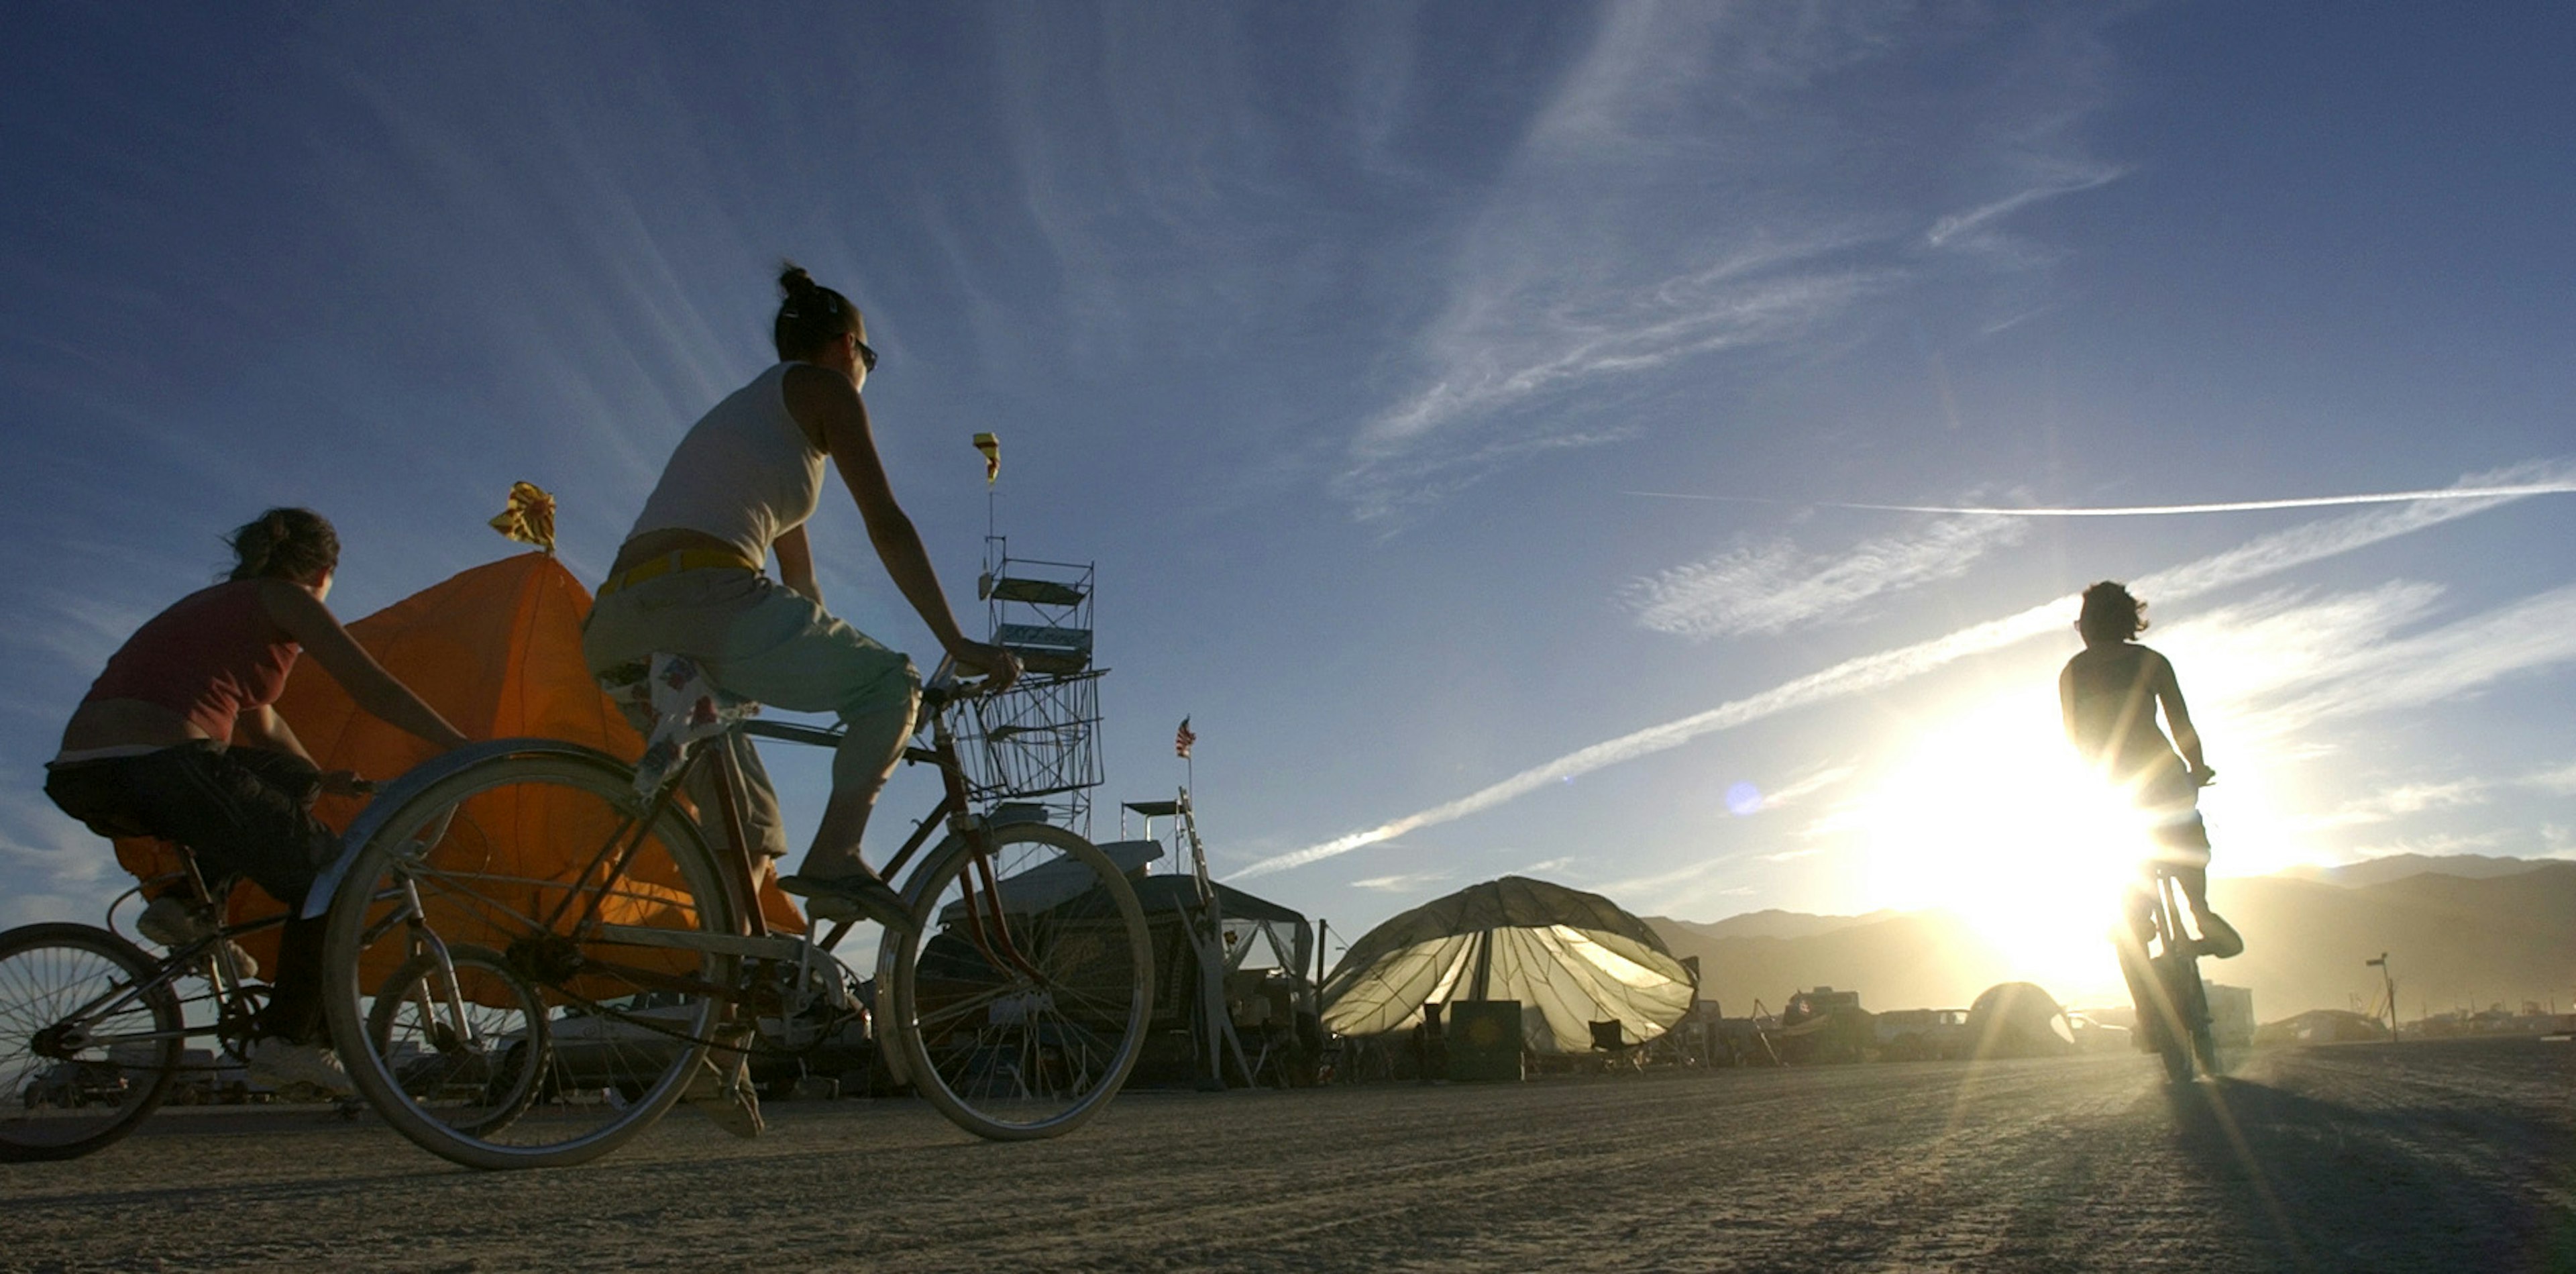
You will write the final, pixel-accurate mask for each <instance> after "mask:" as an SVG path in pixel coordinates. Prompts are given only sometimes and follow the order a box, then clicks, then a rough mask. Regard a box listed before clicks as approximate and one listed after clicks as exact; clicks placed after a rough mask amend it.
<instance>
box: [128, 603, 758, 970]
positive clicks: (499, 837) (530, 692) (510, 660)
mask: <svg viewBox="0 0 2576 1274" xmlns="http://www.w3.org/2000/svg"><path fill="white" fill-rule="evenodd" d="M589 611H590V592H589V590H587V589H585V588H583V587H582V586H581V581H579V580H577V579H575V578H573V575H572V572H570V571H568V570H565V569H564V568H563V565H562V564H561V563H559V562H557V561H556V560H555V559H554V558H553V557H552V556H550V555H548V554H545V553H542V552H538V553H523V554H519V555H516V556H513V557H506V558H503V559H501V560H499V561H497V562H491V563H487V564H485V565H482V566H478V567H475V568H473V569H471V570H468V571H465V572H463V573H462V574H459V575H456V576H453V577H450V578H449V579H446V580H444V581H442V582H440V583H438V584H434V585H432V586H430V587H429V588H426V589H423V590H421V591H420V592H418V593H414V594H413V595H411V596H410V597H407V598H404V599H403V600H402V601H399V602H396V603H394V604H393V605H391V606H388V607H386V608H385V609H383V610H380V611H378V612H376V613H375V614H373V615H369V616H367V617H366V618H364V619H361V620H358V621H356V622H355V623H352V624H350V625H349V634H350V636H352V637H354V638H355V639H356V640H357V642H358V644H359V645H360V646H363V647H365V648H366V650H367V653H369V654H371V655H373V656H375V658H376V662H378V663H380V664H382V665H384V667H385V670H386V671H388V672H390V673H392V674H393V675H394V676H395V677H397V678H399V679H401V681H402V682H403V684H405V685H407V686H410V687H411V688H412V691H413V692H414V693H416V694H418V695H419V696H420V697H421V699H422V700H424V701H425V702H427V703H428V704H429V706H431V707H433V708H436V709H437V710H438V714H439V715H440V716H442V717H445V718H447V721H448V723H449V724H451V725H453V726H455V727H456V728H457V729H458V730H461V731H463V732H464V733H465V734H466V735H467V736H469V737H472V738H476V739H499V738H526V737H537V738H549V739H564V740H569V741H571V742H574V743H581V744H586V745H588V746H590V747H594V748H598V749H599V750H601V751H603V752H606V753H608V754H610V755H612V756H615V757H617V758H618V759H619V760H622V761H628V762H632V761H633V760H635V759H636V758H637V757H639V756H641V755H642V754H643V751H644V741H643V739H642V737H641V736H639V735H638V734H637V733H636V732H635V729H634V727H633V726H631V725H629V724H627V722H626V720H625V718H624V717H622V716H621V715H619V713H618V710H617V707H616V705H615V704H614V703H612V702H610V700H609V698H608V696H607V695H605V694H602V693H601V692H600V689H599V686H598V685H597V683H595V682H594V681H593V680H592V679H591V676H590V670H589V668H588V666H587V665H586V664H584V663H583V661H582V655H581V623H582V618H583V617H584V616H585V615H587V614H588V613H589ZM277 712H278V715H279V716H281V717H284V718H285V719H286V721H287V723H288V724H289V725H290V726H291V727H292V728H293V729H294V730H295V733H296V737H297V738H298V739H300V740H302V742H303V744H304V747H305V750H306V751H308V752H310V753H311V754H312V755H313V759H314V761H315V762H317V763H318V764H320V765H321V766H322V768H323V769H326V770H335V769H346V770H355V771H357V772H358V773H359V774H361V775H364V776H366V777H368V778H372V779H379V780H381V779H390V778H393V777H395V776H397V775H399V774H401V773H402V772H403V771H405V770H408V769H410V768H411V767H413V766H415V765H418V764H419V763H421V762H422V761H425V760H428V759H429V758H430V757H431V756H433V755H435V754H436V752H437V749H436V748H435V747H433V746H432V745H430V744H429V743H426V742H424V741H422V740H420V739H416V738H413V737H412V736H411V735H409V734H406V733H404V732H403V731H402V730H400V729H398V728H396V727H394V726H392V725H389V724H387V723H385V722H383V721H380V720H378V719H376V718H375V717H373V716H371V715H369V714H367V713H365V712H363V711H361V710H360V709H359V708H358V706H357V704H356V703H355V702H354V701H352V700H351V699H350V698H349V693H348V691H346V690H344V689H342V688H341V686H340V683H339V682H338V681H336V680H334V679H333V678H332V677H331V675H330V674H329V673H327V672H325V671H323V670H322V668H321V666H320V665H318V664H316V663H314V662H313V661H312V660H310V659H304V660H299V661H297V663H296V666H295V671H294V673H293V675H292V676H290V677H289V678H288V679H287V683H286V690H285V692H284V693H283V694H282V695H280V696H279V698H278V701H277ZM479 799H484V800H488V801H496V802H497V801H501V800H506V799H509V798H508V797H507V796H506V795H504V796H495V797H489V798H479ZM363 804H364V801H363V798H356V797H332V796H325V797H323V798H322V799H321V800H320V801H319V802H318V803H317V804H316V805H315V807H314V809H315V812H316V813H317V814H319V815H320V816H321V818H322V820H323V821H324V822H326V823H328V824H330V825H331V826H333V827H335V828H344V829H345V828H346V827H348V825H349V822H350V820H351V819H353V818H355V817H357V814H358V811H359V810H360V809H361V808H362V807H363ZM488 813H489V816H488V817H481V818H469V819H462V820H460V821H459V827H460V829H462V828H466V827H470V828H472V829H473V830H474V834H475V836H476V839H474V840H473V841H472V843H470V844H469V843H467V841H468V837H467V833H466V832H465V831H463V830H459V831H458V832H455V833H452V834H451V839H452V840H454V841H456V842H457V843H456V844H455V845H453V846H449V845H445V844H442V846H441V852H442V853H474V854H481V855H488V856H489V857H490V858H491V860H492V861H494V862H495V864H496V865H498V866H501V867H502V868H503V874H507V875H512V876H520V875H526V876H543V875H546V874H549V872H550V870H551V869H552V868H554V867H558V866H560V867H563V868H569V866H570V864H569V863H564V864H552V863H548V862H545V861H542V860H545V859H548V858H549V857H562V856H564V855H566V854H569V853H571V852H573V851H572V850H570V849H569V848H568V847H570V846H574V845H584V846H588V845H595V844H597V843H598V840H599V839H600V837H601V835H603V834H604V832H603V831H602V830H601V829H592V828H588V827H568V826H564V825H563V823H564V822H565V821H566V820H567V819H575V820H578V819H581V818H584V817H595V815H589V816H585V815H582V814H576V813H571V812H568V811H564V810H547V809H540V808H533V807H529V808H512V809H509V810H494V811H489V812H488ZM116 852H117V859H118V861H119V862H121V863H123V864H124V865H125V866H126V868H127V869H128V870H130V871H132V872H134V874H135V875H137V876H140V877H143V878H145V879H150V878H153V877H156V876H160V875H163V874H165V873H167V872H171V871H175V870H177V859H176V858H175V857H174V856H172V854H171V852H170V850H169V849H168V848H167V847H166V846H165V845H164V844H163V843H162V842H159V841H154V840H119V841H118V842H117V847H116ZM650 883H651V882H639V884H641V885H644V886H646V887H647V890H648V894H647V896H649V885H650ZM760 902H761V912H762V914H763V915H764V916H765V917H767V919H768V920H769V923H770V925H771V927H772V928H774V929H779V930H782V931H786V932H802V931H803V929H804V927H805V926H804V921H803V919H802V918H801V917H800V916H799V915H798V914H797V912H796V909H795V907H794V905H793V904H792V903H790V902H789V900H788V899H787V897H786V896H785V895H784V894H781V893H779V892H778V890H777V888H776V886H775V885H765V886H764V887H763V889H762V891H761V900H760ZM281 910H283V908H281V907H280V906H279V905H278V904H277V903H275V902H274V901H272V900H271V899H270V898H269V897H268V896H267V895H266V894H264V893H262V892H260V891H259V890H257V889H239V890H235V891H234V893H233V898H232V917H233V919H234V920H236V921H242V920H250V919H256V918H258V917H261V916H269V915H275V914H277V913H278V912H279V911H281ZM615 918H616V919H622V920H627V921H630V922H643V918H642V917H631V916H621V917H615ZM447 932H448V933H449V936H450V937H451V938H456V939H461V940H465V941H481V940H484V939H482V938H480V937H478V936H477V935H476V934H475V933H474V932H473V930H472V926H471V925H469V924H465V923H463V922H462V921H461V920H457V921H456V922H454V923H452V924H451V925H450V926H449V927H448V929H447ZM276 943H277V938H276V935H275V933H274V932H273V931H271V932H266V933H260V934H254V935H251V937H250V938H248V939H246V940H245V941H244V943H243V945H244V946H245V947H248V948H249V949H250V951H251V954H252V955H253V956H255V957H257V958H258V959H259V960H260V961H261V962H262V963H263V964H270V962H271V961H272V960H273V958H274V955H275V951H276ZM270 967H271V968H274V967H275V966H274V964H270ZM390 972H391V970H390V969H379V970H374V971H373V972H372V974H371V975H370V976H377V977H380V976H383V975H384V974H386V973H390Z"/></svg>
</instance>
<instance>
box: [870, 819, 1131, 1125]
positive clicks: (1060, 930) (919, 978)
mask: <svg viewBox="0 0 2576 1274" xmlns="http://www.w3.org/2000/svg"><path fill="white" fill-rule="evenodd" d="M985 851H986V852H984V853H982V854H978V853H976V852H975V851H974V849H973V848H972V847H971V846H970V845H969V844H968V843H967V842H965V841H963V840H958V841H952V842H950V843H949V845H948V846H947V847H946V848H945V849H944V850H943V851H942V852H941V853H940V854H939V855H937V856H934V857H933V858H932V859H931V861H930V862H929V863H928V864H927V865H925V866H924V867H923V868H922V871H921V874H920V875H919V876H918V877H917V878H916V881H915V883H914V884H913V885H912V886H911V888H909V889H908V890H907V893H908V894H909V896H910V897H911V898H912V900H913V912H912V914H913V918H914V922H915V924H914V931H913V933H912V934H910V935H908V936H905V937H902V938H899V939H897V943H898V945H897V950H896V957H895V968H894V1001H895V1004H894V1007H895V1021H894V1023H893V1027H894V1030H895V1032H896V1033H897V1034H898V1035H899V1036H900V1039H901V1047H902V1048H903V1051H904V1057H905V1060H906V1061H907V1062H908V1063H909V1066H908V1070H909V1072H910V1075H909V1078H910V1079H911V1080H912V1083H913V1086H914V1087H915V1089H916V1090H918V1091H919V1092H920V1093H921V1095H922V1096H923V1097H924V1098H927V1099H928V1100H929V1102H930V1104H931V1105H933V1106H935V1107H937V1108H938V1109H939V1111H940V1113H942V1114H944V1115H946V1116H948V1118H949V1119H950V1120H952V1121H954V1122H955V1123H956V1124H957V1125H958V1126H959V1127H961V1128H964V1129H966V1130H967V1131H969V1132H972V1133H974V1134H976V1135H977V1136H981V1137H989V1138H992V1139H994V1140H996V1141H1022V1140H1029V1139H1033V1138H1039V1137H1055V1136H1061V1135H1063V1134H1064V1133H1068V1132H1071V1131H1073V1130H1074V1129H1075V1128H1078V1127H1080V1126H1082V1124H1083V1123H1084V1122H1085V1121H1087V1120H1089V1119H1090V1118H1091V1117H1092V1116H1094V1115H1096V1114H1098V1113H1100V1110H1101V1108H1102V1107H1104V1106H1106V1105H1107V1104H1108V1103H1109V1099H1110V1098H1112V1097H1114V1096H1116V1095H1117V1093H1118V1088H1119V1085H1121V1084H1124V1083H1125V1082H1126V1081H1127V1073H1128V1072H1129V1071H1130V1070H1132V1069H1134V1068H1135V1065H1136V1057H1137V1054H1138V1053H1139V1052H1141V1051H1142V1050H1143V1048H1144V1044H1145V1029H1146V1020H1147V1018H1148V1017H1149V1016H1150V1015H1151V1013H1152V1009H1153V986H1154V978H1153V942H1152V938H1151V935H1150V934H1149V933H1148V932H1147V930H1146V926H1145V910H1144V907H1143V906H1142V905H1141V904H1139V903H1138V902H1137V901H1136V891H1135V890H1134V889H1133V888H1131V887H1130V886H1129V885H1128V883H1127V878H1126V876H1125V875H1123V874H1122V873H1121V872H1120V871H1119V870H1118V868H1117V866H1116V865H1115V864H1114V863H1112V862H1111V861H1110V860H1109V857H1108V856H1107V855H1105V854H1103V853H1101V852H1100V850H1099V849H1098V848H1096V847H1094V846H1093V845H1092V844H1091V842H1089V841H1087V840H1084V839H1083V838H1082V837H1080V836H1077V835H1075V834H1073V833H1072V832H1070V831H1067V830H1065V829H1063V828H1060V827H1050V826H1047V825H1045V824H1043V823H1018V824H1011V825H1008V826H1004V827H998V828H995V829H993V830H992V831H991V833H990V834H989V835H988V837H987V839H986V844H985Z"/></svg>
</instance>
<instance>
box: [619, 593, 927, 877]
mask: <svg viewBox="0 0 2576 1274" xmlns="http://www.w3.org/2000/svg"><path fill="white" fill-rule="evenodd" d="M581 651H582V658H583V660H584V661H585V662H587V663H588V664H589V665H590V670H591V673H592V674H593V675H594V676H596V675H598V674H600V673H603V672H608V671H610V670H613V669H617V668H620V667H624V666H626V665H630V664H636V663H640V662H643V661H644V660H646V659H648V658H649V657H651V656H652V655H654V654H656V653H667V654H674V655H687V656H689V657H690V658H692V659H695V660H697V661H698V663H699V664H700V665H701V666H703V667H704V668H705V669H706V671H707V675H708V677H709V678H710V679H712V680H713V681H714V682H715V684H716V685H718V686H721V687H723V688H724V689H725V690H726V691H728V692H729V693H732V694H737V695H741V696H743V697H744V698H746V699H755V700H758V701H760V702H761V703H764V704H768V705H771V706H773V707H779V708H785V709H787V710H789V711H793V712H834V713H838V714H839V715H840V717H841V719H842V720H843V721H844V722H857V721H860V720H862V719H866V720H868V721H869V722H870V723H871V724H873V725H877V726H879V727H880V728H877V729H869V730H864V731H863V730H856V729H854V730H851V731H849V732H848V733H847V734H845V735H844V736H843V738H842V741H841V746H840V748H839V750H838V751H837V752H835V753H834V754H833V757H832V785H833V786H834V787H835V788H836V789H840V790H856V788H857V785H859V784H862V783H864V784H869V785H871V787H870V791H872V792H873V791H874V790H875V788H876V787H882V786H883V785H884V783H885V780H886V776H887V775H888V774H891V773H892V772H893V769H894V762H895V759H896V758H897V757H899V756H900V755H901V750H900V746H899V745H900V744H901V742H902V741H903V740H904V739H905V738H908V737H910V736H911V734H912V714H913V712H914V710H915V708H916V707H917V705H918V704H919V703H920V701H921V677H920V674H919V673H917V672H915V671H914V670H913V666H912V660H911V659H909V658H907V657H906V656H905V655H904V654H903V653H902V652H901V651H895V650H888V649H886V648H885V646H883V645H882V644H880V643H878V642H877V641H876V640H875V639H874V638H871V637H869V636H868V635H867V634H865V633H862V632H860V631H859V630H858V629H855V628H852V627H850V626H849V625H848V624H845V623H842V622H841V621H840V620H837V619H834V618H832V616H831V615H830V614H828V613H826V612H825V611H824V609H823V608H822V607H821V606H818V605H816V604H815V603H814V601H813V600H812V599H811V598H808V597H806V596H805V595H804V594H802V593H798V592H795V591H794V590H792V589H789V588H786V587H784V586H782V585H780V584H778V583H777V582H776V581H774V580H771V579H770V578H769V577H768V576H766V575H762V574H760V573H758V572H755V571H746V570H736V569H715V570H697V571H674V572H672V573H670V574H668V575H662V576H657V577H655V578H653V579H648V580H645V581H643V582H641V583H639V584H635V585H632V586H630V587H627V588H622V589H619V590H617V591H616V592H613V593H610V594H609V595H608V596H606V597H602V598H600V599H599V600H598V601H597V602H596V603H595V604H593V605H592V607H591V610H590V618H589V619H588V620H587V621H585V622H584V624H583V628H582V640H581ZM896 709H900V710H901V712H900V715H899V716H893V715H889V714H892V713H894V711H895V710H896ZM890 720H891V721H893V722H895V723H896V725H897V727H898V728H897V729H896V731H895V733H894V735H893V737H891V738H887V737H882V735H883V730H882V725H883V723H885V722H887V721H890ZM725 741H726V744H727V746H729V747H730V748H732V749H733V756H734V761H735V763H736V765H737V766H738V767H739V768H740V771H741V773H742V777H743V787H742V788H741V789H738V790H737V791H736V792H735V798H736V801H737V803H738V804H739V806H740V808H741V810H742V817H743V836H744V839H745V840H747V841H748V842H749V844H750V848H751V849H752V851H753V852H754V853H757V854H767V855H769V856H770V857H773V858H776V857H783V856H785V854H786V853H787V829H786V827H785V825H784V824H783V823H782V822H781V820H780V816H779V810H778V793H777V791H776V789H775V788H773V787H772V786H771V784H770V781H769V772H768V771H767V770H766V769H764V768H762V766H761V764H760V755H759V753H758V752H756V751H755V750H754V749H753V748H752V746H751V741H750V740H749V739H746V738H743V737H742V736H741V735H727V736H726V739H725ZM697 774H698V775H699V776H701V777H699V778H697V779H695V780H693V782H692V786H691V790H690V793H689V795H690V798H691V799H692V800H694V801H696V802H697V804H698V810H699V821H700V825H701V826H702V827H704V828H705V829H706V831H707V841H708V843H709V844H711V845H721V844H723V843H724V837H723V831H722V825H723V816H722V815H721V814H720V813H719V812H718V811H717V807H716V803H715V801H714V795H715V788H714V786H713V784H714V778H713V776H714V774H715V770H714V768H713V767H704V766H702V767H700V768H699V769H698V771H697ZM855 848H856V847H855V846H853V847H852V849H853V850H855Z"/></svg>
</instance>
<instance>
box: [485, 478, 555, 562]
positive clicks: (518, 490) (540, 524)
mask: <svg viewBox="0 0 2576 1274" xmlns="http://www.w3.org/2000/svg"><path fill="white" fill-rule="evenodd" d="M492 529H493V530H495V531H498V532H500V533H501V534H502V535H504V536H507V537H509V538H510V539H513V540H517V541H519V542H520V543H522V544H534V545H536V546H537V547H538V548H541V549H544V550H545V551H546V552H548V553H552V552H554V551H555V498H554V497H553V496H550V495H547V494H546V493H545V492H544V491H543V490H541V489H539V488H538V486H537V484H536V483H533V482H513V483H511V484H510V506H509V507H508V508H505V509H503V510H501V512H500V514H499V516H496V517H494V518H493V519H492Z"/></svg>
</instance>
